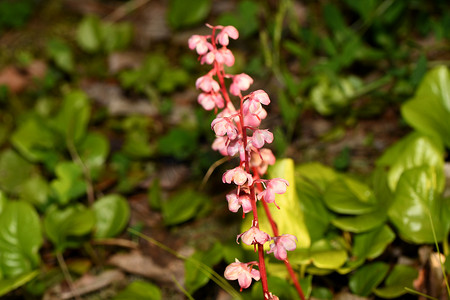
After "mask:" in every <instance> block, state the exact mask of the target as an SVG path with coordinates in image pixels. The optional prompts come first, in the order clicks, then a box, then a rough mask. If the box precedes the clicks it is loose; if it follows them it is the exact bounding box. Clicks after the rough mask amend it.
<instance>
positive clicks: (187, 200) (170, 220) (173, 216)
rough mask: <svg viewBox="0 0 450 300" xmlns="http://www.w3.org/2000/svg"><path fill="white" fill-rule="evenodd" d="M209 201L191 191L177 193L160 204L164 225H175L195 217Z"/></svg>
mask: <svg viewBox="0 0 450 300" xmlns="http://www.w3.org/2000/svg"><path fill="white" fill-rule="evenodd" d="M208 201H209V199H208V197H206V196H205V195H203V194H201V193H199V192H197V191H194V190H192V189H184V190H180V191H178V192H177V193H176V194H175V195H173V196H172V197H170V198H169V199H168V200H167V201H164V202H163V203H162V207H161V209H162V214H163V218H164V223H165V224H166V225H176V224H180V223H183V222H185V221H187V220H189V219H191V218H193V217H195V216H196V215H197V214H198V213H199V211H200V210H201V208H202V206H205V204H207V203H208Z"/></svg>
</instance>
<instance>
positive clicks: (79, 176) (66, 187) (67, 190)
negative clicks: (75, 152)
mask: <svg viewBox="0 0 450 300" xmlns="http://www.w3.org/2000/svg"><path fill="white" fill-rule="evenodd" d="M55 173H56V176H57V178H56V179H55V180H53V181H52V182H51V184H50V185H51V188H52V190H53V191H54V193H55V196H56V197H57V199H58V201H59V203H61V204H67V203H69V201H70V200H73V199H76V198H78V197H80V196H81V195H83V194H85V193H86V182H85V181H84V179H83V170H82V168H81V167H80V166H79V165H78V164H76V163H74V162H71V161H63V162H60V163H59V164H58V165H57V166H56V170H55Z"/></svg>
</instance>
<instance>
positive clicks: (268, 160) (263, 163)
mask: <svg viewBox="0 0 450 300" xmlns="http://www.w3.org/2000/svg"><path fill="white" fill-rule="evenodd" d="M275 160H276V159H275V155H273V153H272V150H270V149H266V148H264V149H260V150H259V151H258V152H256V151H254V152H252V154H251V157H250V166H251V167H252V168H255V169H256V171H257V172H258V174H259V175H263V174H265V173H266V171H267V168H268V166H269V165H273V164H274V163H275Z"/></svg>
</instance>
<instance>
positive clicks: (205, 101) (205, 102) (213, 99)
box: [197, 93, 225, 110]
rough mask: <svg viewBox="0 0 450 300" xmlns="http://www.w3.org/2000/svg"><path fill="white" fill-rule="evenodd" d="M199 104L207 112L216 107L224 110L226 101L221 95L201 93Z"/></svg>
mask: <svg viewBox="0 0 450 300" xmlns="http://www.w3.org/2000/svg"><path fill="white" fill-rule="evenodd" d="M197 99H198V103H200V105H201V106H203V108H204V109H206V110H212V109H213V108H214V107H218V108H223V107H224V105H225V104H224V101H223V98H222V95H220V94H219V93H201V94H200V95H198V98H197Z"/></svg>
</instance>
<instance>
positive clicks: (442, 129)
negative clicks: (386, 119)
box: [401, 66, 450, 147]
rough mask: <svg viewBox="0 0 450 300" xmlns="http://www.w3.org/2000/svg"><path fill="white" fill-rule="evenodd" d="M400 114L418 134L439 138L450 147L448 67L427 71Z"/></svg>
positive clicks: (449, 82) (449, 78) (449, 79)
mask: <svg viewBox="0 0 450 300" xmlns="http://www.w3.org/2000/svg"><path fill="white" fill-rule="evenodd" d="M401 112H402V115H403V117H404V118H405V120H406V122H408V124H409V125H411V126H412V127H413V128H415V129H416V130H417V131H419V132H422V133H424V134H427V135H430V136H434V137H437V138H439V139H440V140H441V141H442V142H443V143H444V144H445V145H446V146H447V147H450V122H449V120H450V75H449V71H448V69H447V67H445V66H439V67H436V68H434V69H432V70H430V71H429V72H428V73H427V74H426V75H425V77H424V78H423V80H422V82H421V83H420V86H419V88H418V90H417V92H416V94H415V95H414V97H413V98H412V99H410V100H409V101H407V102H405V103H404V104H403V105H402V107H401Z"/></svg>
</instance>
